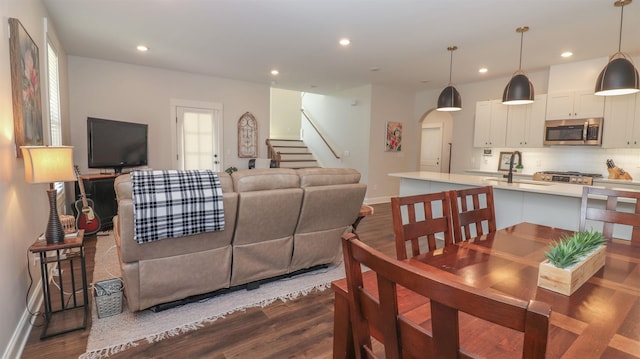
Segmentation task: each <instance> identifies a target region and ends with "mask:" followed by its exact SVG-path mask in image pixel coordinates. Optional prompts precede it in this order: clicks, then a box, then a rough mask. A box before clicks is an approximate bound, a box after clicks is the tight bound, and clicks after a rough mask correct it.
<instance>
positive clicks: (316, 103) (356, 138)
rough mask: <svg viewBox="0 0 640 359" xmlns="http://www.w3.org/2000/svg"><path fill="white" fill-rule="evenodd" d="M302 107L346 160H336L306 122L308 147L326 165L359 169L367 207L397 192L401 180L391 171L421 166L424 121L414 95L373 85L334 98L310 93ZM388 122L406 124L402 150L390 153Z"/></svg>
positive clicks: (332, 95) (304, 129)
mask: <svg viewBox="0 0 640 359" xmlns="http://www.w3.org/2000/svg"><path fill="white" fill-rule="evenodd" d="M302 104H303V107H304V108H305V111H306V112H307V113H308V114H309V115H310V117H311V119H312V120H313V121H314V122H315V123H316V125H317V126H318V127H320V130H321V131H322V133H323V134H324V135H325V136H326V137H327V138H328V140H329V141H330V143H331V145H332V146H333V147H334V149H335V150H336V151H337V152H338V153H339V154H340V156H341V157H342V158H341V159H340V160H336V159H335V158H333V157H332V155H331V154H330V152H328V151H327V150H326V146H324V145H323V144H322V143H321V140H320V139H318V138H315V135H314V134H313V129H311V128H310V127H309V126H308V124H306V120H303V123H302V128H303V132H304V134H305V135H304V136H305V137H304V140H305V143H307V144H308V145H309V147H311V148H312V150H313V151H314V153H315V154H316V156H318V157H319V158H320V162H321V164H322V165H323V166H324V167H351V168H356V169H357V170H359V171H360V173H361V174H362V180H361V182H363V183H366V184H367V196H366V199H365V200H366V202H367V203H380V202H385V201H388V200H389V197H391V196H395V195H397V194H398V187H399V182H398V179H397V178H395V177H389V176H388V174H389V173H391V172H404V171H411V170H415V169H416V168H417V163H418V156H419V148H418V146H417V141H418V138H419V137H418V134H419V132H420V131H419V129H420V122H419V120H417V119H415V118H414V116H413V112H412V109H413V93H408V92H403V91H399V90H396V89H392V88H388V87H383V86H376V85H373V86H369V85H368V86H363V87H358V88H353V89H349V90H345V91H341V92H338V93H333V94H331V95H317V94H310V93H307V94H305V95H304V96H303V99H302ZM387 121H394V122H402V124H403V132H402V151H400V152H385V134H386V123H387Z"/></svg>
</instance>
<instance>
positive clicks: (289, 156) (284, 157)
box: [280, 153, 316, 161]
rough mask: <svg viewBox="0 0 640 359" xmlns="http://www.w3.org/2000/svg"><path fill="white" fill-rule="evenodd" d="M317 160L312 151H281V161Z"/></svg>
mask: <svg viewBox="0 0 640 359" xmlns="http://www.w3.org/2000/svg"><path fill="white" fill-rule="evenodd" d="M291 160H294V161H315V160H316V159H315V157H313V154H311V153H280V161H291Z"/></svg>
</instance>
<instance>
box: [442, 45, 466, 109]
mask: <svg viewBox="0 0 640 359" xmlns="http://www.w3.org/2000/svg"><path fill="white" fill-rule="evenodd" d="M457 49H458V46H449V47H447V50H449V51H450V52H451V61H450V62H449V86H447V87H445V89H444V90H442V92H441V93H440V96H439V97H438V108H437V109H436V110H438V111H460V110H462V97H460V92H458V90H457V89H456V88H455V87H454V86H453V83H451V70H452V68H453V52H454V51H456V50H457Z"/></svg>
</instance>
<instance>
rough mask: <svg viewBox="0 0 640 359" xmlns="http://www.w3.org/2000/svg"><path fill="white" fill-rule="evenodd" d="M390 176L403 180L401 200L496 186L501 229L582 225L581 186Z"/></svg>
mask: <svg viewBox="0 0 640 359" xmlns="http://www.w3.org/2000/svg"><path fill="white" fill-rule="evenodd" d="M389 175H390V176H393V177H399V178H400V191H399V194H400V196H408V195H415V194H421V193H433V192H440V191H447V190H456V189H462V188H471V187H481V186H493V193H494V203H495V211H496V225H497V227H498V229H501V228H505V227H508V226H512V225H515V224H517V223H521V222H531V223H536V224H542V225H547V226H552V227H559V228H564V229H570V230H577V229H578V227H579V225H580V205H581V201H582V188H583V186H582V185H578V184H565V183H557V182H538V181H533V180H528V179H523V178H515V179H514V181H513V182H514V183H507V182H506V179H503V178H499V177H492V176H477V175H464V174H453V173H439V172H424V171H419V172H401V173H390V174H389ZM626 190H629V189H626ZM590 201H591V200H590ZM593 201H594V202H595V203H594V204H593V205H596V206H600V205H601V206H602V207H603V208H604V201H602V200H597V199H594V200H593ZM598 202H599V203H598ZM620 207H621V210H623V211H629V212H631V211H633V205H632V204H630V203H621V204H620ZM587 227H592V228H593V229H596V230H601V229H602V226H601V225H598V224H596V223H589V222H588V223H587ZM615 227H616V228H615V229H614V235H615V236H616V237H617V238H624V239H630V235H631V229H630V228H628V227H624V226H615Z"/></svg>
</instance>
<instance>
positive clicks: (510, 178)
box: [507, 151, 522, 183]
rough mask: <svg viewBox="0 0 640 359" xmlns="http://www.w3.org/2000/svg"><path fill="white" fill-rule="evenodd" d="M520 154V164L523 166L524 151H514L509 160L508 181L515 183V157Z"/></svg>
mask: <svg viewBox="0 0 640 359" xmlns="http://www.w3.org/2000/svg"><path fill="white" fill-rule="evenodd" d="M516 155H518V166H522V153H520V151H513V153H512V154H511V159H510V160H509V174H508V175H507V183H513V158H514V157H516Z"/></svg>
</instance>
